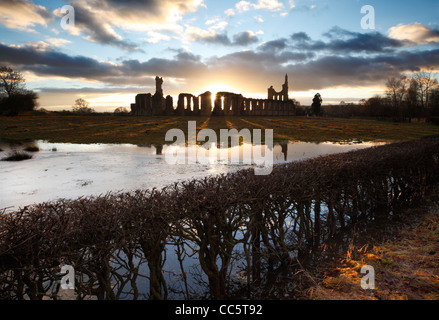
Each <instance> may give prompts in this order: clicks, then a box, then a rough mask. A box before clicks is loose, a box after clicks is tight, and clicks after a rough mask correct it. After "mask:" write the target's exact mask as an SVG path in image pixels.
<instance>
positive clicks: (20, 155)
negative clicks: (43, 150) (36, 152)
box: [1, 151, 32, 161]
mask: <svg viewBox="0 0 439 320" xmlns="http://www.w3.org/2000/svg"><path fill="white" fill-rule="evenodd" d="M29 159H32V155H30V154H27V153H25V152H19V151H13V152H12V153H11V154H9V155H8V156H7V157H5V158H2V159H1V161H23V160H29Z"/></svg>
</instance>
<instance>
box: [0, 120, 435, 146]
mask: <svg viewBox="0 0 439 320" xmlns="http://www.w3.org/2000/svg"><path fill="white" fill-rule="evenodd" d="M191 120H193V121H196V122H197V129H198V130H200V129H203V128H210V129H214V130H215V131H216V132H217V134H218V136H219V129H231V128H236V129H238V130H240V129H243V128H248V129H250V130H252V129H264V128H265V129H273V130H274V140H275V142H280V141H307V142H325V141H331V142H344V141H357V140H359V141H385V142H393V141H400V140H409V139H417V138H420V137H422V136H426V135H431V134H439V126H434V125H431V124H425V123H411V124H410V123H393V122H383V121H373V120H358V119H335V118H306V117H257V116H252V117H130V116H113V115H63V114H57V113H49V114H37V113H32V114H27V115H20V116H17V117H4V116H0V139H11V140H18V141H23V140H47V141H49V142H70V143H132V144H138V145H148V144H165V143H166V142H165V134H166V132H167V131H168V130H169V129H172V128H179V129H182V130H183V131H184V132H186V131H187V123H188V121H191ZM168 143H170V142H168Z"/></svg>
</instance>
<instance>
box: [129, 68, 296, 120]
mask: <svg viewBox="0 0 439 320" xmlns="http://www.w3.org/2000/svg"><path fill="white" fill-rule="evenodd" d="M155 81H156V92H155V94H154V95H151V93H142V94H138V95H137V96H136V101H135V103H132V104H131V114H132V115H134V116H210V115H216V116H224V115H228V116H230V115H231V116H244V115H258V116H259V115H260V116H291V115H295V111H296V110H295V104H294V101H293V100H290V99H289V98H288V75H285V83H284V84H283V86H282V90H281V91H280V92H277V91H276V90H274V89H273V86H271V87H270V88H268V97H267V99H252V98H246V97H244V96H243V95H242V94H237V93H231V92H218V93H216V95H215V100H212V93H211V92H210V91H207V92H205V93H203V94H200V95H199V96H195V95H192V94H190V93H180V94H179V96H178V101H177V106H176V108H174V101H173V98H172V97H171V96H170V95H168V96H166V98H165V97H164V95H163V89H162V85H163V78H159V77H156V78H155Z"/></svg>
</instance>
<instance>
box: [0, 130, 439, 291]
mask: <svg viewBox="0 0 439 320" xmlns="http://www.w3.org/2000/svg"><path fill="white" fill-rule="evenodd" d="M438 177H439V137H438V136H431V137H427V138H424V139H420V140H417V141H409V142H400V143H394V144H390V145H385V146H378V147H374V148H370V149H364V150H360V151H354V152H349V153H344V154H336V155H330V156H324V157H319V158H315V159H310V160H307V161H302V162H293V163H288V164H283V165H277V166H275V167H274V169H273V172H272V173H271V174H270V175H268V176H256V175H254V172H253V169H249V170H241V171H238V172H235V173H230V174H227V175H220V176H214V177H207V178H204V179H199V180H192V181H189V182H184V183H177V184H175V185H171V186H168V187H166V188H163V189H161V190H158V189H153V190H136V191H132V192H128V193H117V194H115V193H109V194H106V195H102V196H99V197H88V198H79V199H77V200H72V201H58V202H47V203H42V204H35V205H31V206H28V207H25V208H22V209H21V210H19V211H16V212H12V213H6V212H4V213H3V214H2V215H1V216H0V235H1V239H0V298H1V299H42V298H43V297H45V296H46V297H47V296H49V297H52V298H55V299H56V298H57V292H58V289H59V281H60V278H59V275H57V273H58V272H59V270H60V264H61V263H66V264H69V265H72V266H73V267H74V268H75V275H76V280H77V281H76V282H75V285H76V287H75V294H76V298H77V299H83V298H85V297H86V296H89V295H94V296H96V297H97V298H98V299H122V298H127V299H143V298H149V299H167V298H168V297H169V294H170V292H169V289H170V287H169V285H168V283H167V281H166V277H165V275H164V270H163V266H164V264H165V262H166V258H167V254H171V253H172V252H171V249H170V248H172V249H173V252H174V254H175V255H176V256H177V258H178V261H179V263H180V266H181V273H180V276H181V281H180V283H181V285H180V286H179V288H180V289H181V292H180V293H181V295H182V296H183V297H185V298H194V297H195V293H194V292H193V291H192V290H191V287H190V285H189V284H188V277H189V276H190V275H188V273H187V270H185V269H184V260H185V259H188V257H192V258H193V259H198V262H199V268H200V273H201V275H200V276H201V277H202V278H203V277H204V279H206V295H207V296H208V297H209V298H211V299H226V298H230V297H231V295H232V294H237V292H241V293H242V292H246V294H247V295H248V296H249V297H255V296H256V295H255V292H258V291H259V293H261V292H264V293H261V294H266V293H267V292H271V293H272V292H273V290H274V291H276V290H278V291H279V290H280V289H279V288H280V286H278V284H279V281H281V280H279V279H281V278H280V277H278V275H279V272H280V270H285V269H288V266H290V265H291V264H292V263H293V262H294V261H295V259H296V257H300V256H301V254H304V253H307V252H310V251H312V250H313V249H315V248H318V247H320V246H321V245H322V244H325V243H327V242H328V240H330V239H332V238H334V237H335V236H336V235H337V234H340V233H341V232H343V230H345V229H347V228H349V227H351V226H352V225H354V224H355V223H357V222H358V221H369V220H377V219H380V218H382V217H388V216H397V215H398V214H399V212H400V211H401V209H403V208H405V207H407V206H410V205H413V204H415V203H417V202H418V201H421V200H422V199H423V198H424V196H425V194H426V192H427V191H428V186H429V185H431V184H433V183H436V182H437V181H438ZM238 265H239V266H240V271H239V272H238V271H236V266H238ZM145 266H147V271H146V272H145V268H144V267H145ZM237 275H239V277H238V276H237ZM238 278H239V280H240V282H239V285H238V289H237V287H236V282H237V279H238ZM142 283H143V284H147V286H148V288H149V290H148V294H147V295H146V296H145V293H144V292H143V293H142V290H141V289H139V284H142ZM261 288H262V289H261ZM240 289H243V290H244V291H239V290H240ZM237 290H238V291H237ZM278 293H280V292H278Z"/></svg>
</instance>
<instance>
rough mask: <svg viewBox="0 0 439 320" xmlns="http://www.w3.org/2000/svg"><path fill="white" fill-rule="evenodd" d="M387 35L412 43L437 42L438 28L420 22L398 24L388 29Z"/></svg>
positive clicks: (438, 36)
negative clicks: (431, 27)
mask: <svg viewBox="0 0 439 320" xmlns="http://www.w3.org/2000/svg"><path fill="white" fill-rule="evenodd" d="M388 34H389V37H391V38H393V39H397V40H408V41H410V42H412V43H413V44H437V43H439V30H435V29H430V28H428V27H426V26H425V25H424V24H422V23H412V24H406V25H404V24H399V25H397V26H396V27H392V28H390V29H389V32H388Z"/></svg>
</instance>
